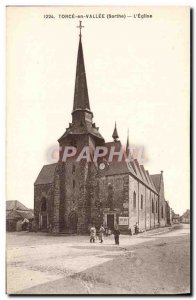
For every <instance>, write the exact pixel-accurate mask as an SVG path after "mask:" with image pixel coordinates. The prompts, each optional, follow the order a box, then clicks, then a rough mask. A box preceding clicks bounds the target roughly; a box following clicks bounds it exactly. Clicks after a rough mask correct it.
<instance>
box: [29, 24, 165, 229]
mask: <svg viewBox="0 0 196 300" xmlns="http://www.w3.org/2000/svg"><path fill="white" fill-rule="evenodd" d="M81 27H82V26H81V22H80V26H79V28H80V35H79V46H78V56H77V66H76V78H75V91H74V101H73V111H72V113H71V115H72V121H71V123H69V126H68V127H67V128H66V131H65V132H64V134H63V135H62V136H61V137H60V138H59V139H58V143H59V160H58V162H57V163H54V164H49V165H45V166H43V167H42V169H41V171H40V173H39V175H38V177H37V179H36V181H35V183H34V215H35V221H36V224H37V226H38V228H39V230H42V231H47V230H50V231H52V232H54V233H59V232H65V233H78V234H80V233H87V232H89V226H90V225H91V224H94V225H95V226H96V227H97V228H99V226H100V225H101V224H103V225H104V226H105V227H106V226H107V227H108V228H110V229H111V230H112V229H113V228H114V227H115V225H118V226H119V229H120V230H121V231H122V232H129V231H130V230H131V231H132V232H133V231H134V226H135V224H136V223H137V224H138V226H139V230H141V231H145V230H150V229H153V228H156V227H163V226H166V225H169V224H167V207H168V204H167V202H166V200H165V196H164V181H163V172H162V171H161V172H160V173H158V174H154V175H151V174H150V173H149V172H148V171H147V170H146V169H145V168H144V166H143V165H141V164H140V163H139V161H138V160H137V159H132V160H130V161H129V160H127V159H122V160H120V161H119V160H118V159H115V158H114V159H112V160H109V157H108V155H106V156H104V157H99V159H97V161H94V160H92V161H89V160H87V159H85V158H84V157H83V159H81V160H77V159H76V158H75V157H69V159H67V160H65V159H64V153H65V149H67V148H68V149H72V148H73V147H74V149H77V150H78V149H83V148H84V147H89V149H90V151H91V152H95V151H96V149H97V147H99V148H102V149H104V147H105V148H107V150H108V152H109V151H110V150H112V149H113V154H115V153H118V151H120V149H122V144H121V142H120V140H119V137H118V132H117V127H116V124H115V128H114V132H113V135H112V138H113V141H109V142H106V141H105V140H104V137H103V136H102V134H101V133H100V131H99V127H97V126H96V124H95V123H94V122H93V117H94V116H93V112H92V111H91V108H90V101H89V96H88V88H87V79H86V73H85V64H84V56H83V47H82V37H81ZM71 147H72V148H71ZM127 151H129V141H128V140H127V148H126V152H127ZM67 153H68V152H67ZM70 156H71V155H70ZM114 157H115V156H114ZM116 158H117V157H116ZM168 209H169V208H168Z"/></svg>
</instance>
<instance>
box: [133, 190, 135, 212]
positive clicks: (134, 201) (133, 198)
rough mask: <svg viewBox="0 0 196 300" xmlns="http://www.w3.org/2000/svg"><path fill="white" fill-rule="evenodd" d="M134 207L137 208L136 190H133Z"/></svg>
mask: <svg viewBox="0 0 196 300" xmlns="http://www.w3.org/2000/svg"><path fill="white" fill-rule="evenodd" d="M133 208H136V192H135V191H134V192H133Z"/></svg>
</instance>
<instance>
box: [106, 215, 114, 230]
mask: <svg viewBox="0 0 196 300" xmlns="http://www.w3.org/2000/svg"><path fill="white" fill-rule="evenodd" d="M107 227H108V228H110V229H111V230H113V229H114V215H107Z"/></svg>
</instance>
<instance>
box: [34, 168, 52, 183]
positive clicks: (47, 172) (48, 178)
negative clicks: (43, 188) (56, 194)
mask: <svg viewBox="0 0 196 300" xmlns="http://www.w3.org/2000/svg"><path fill="white" fill-rule="evenodd" d="M56 166H57V163H55V164H51V165H45V166H43V168H42V169H41V171H40V173H39V175H38V177H37V179H36V181H35V183H34V184H35V185H38V184H47V183H53V182H54V174H55V169H56Z"/></svg>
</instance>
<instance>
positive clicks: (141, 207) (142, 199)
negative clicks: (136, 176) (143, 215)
mask: <svg viewBox="0 0 196 300" xmlns="http://www.w3.org/2000/svg"><path fill="white" fill-rule="evenodd" d="M143 204H144V203H143V195H141V209H143Z"/></svg>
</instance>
